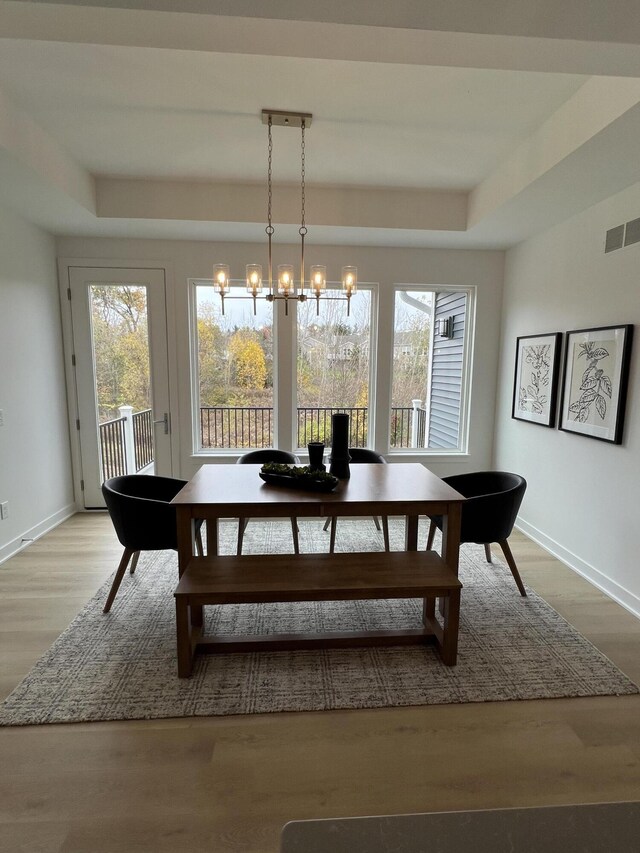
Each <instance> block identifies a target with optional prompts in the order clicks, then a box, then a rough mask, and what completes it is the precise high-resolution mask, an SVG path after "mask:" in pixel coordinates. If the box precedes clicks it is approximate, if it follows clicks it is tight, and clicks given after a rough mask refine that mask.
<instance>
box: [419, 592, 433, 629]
mask: <svg viewBox="0 0 640 853" xmlns="http://www.w3.org/2000/svg"><path fill="white" fill-rule="evenodd" d="M435 615H436V600H435V597H434V596H431V597H430V598H425V600H424V605H423V608H422V622H423V624H424V625H427V624H428V623H429V620H430V619H433V618H434V617H435Z"/></svg>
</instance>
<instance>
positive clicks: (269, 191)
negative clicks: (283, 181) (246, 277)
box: [267, 116, 273, 234]
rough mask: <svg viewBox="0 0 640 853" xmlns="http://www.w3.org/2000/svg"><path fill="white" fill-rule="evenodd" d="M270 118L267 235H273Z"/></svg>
mask: <svg viewBox="0 0 640 853" xmlns="http://www.w3.org/2000/svg"><path fill="white" fill-rule="evenodd" d="M271 124H272V122H271V116H269V149H268V150H269V156H268V159H267V164H268V165H267V188H268V189H267V221H268V223H269V224H268V226H267V234H269V233H271V234H273V226H272V225H271V202H272V197H273V193H272V189H271V173H272V164H273V139H272V136H271Z"/></svg>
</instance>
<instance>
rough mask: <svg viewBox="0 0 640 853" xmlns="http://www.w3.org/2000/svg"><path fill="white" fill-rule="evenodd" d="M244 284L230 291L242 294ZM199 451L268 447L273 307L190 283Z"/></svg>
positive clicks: (270, 442) (270, 437)
mask: <svg viewBox="0 0 640 853" xmlns="http://www.w3.org/2000/svg"><path fill="white" fill-rule="evenodd" d="M245 294H246V291H245V288H240V287H238V288H237V289H235V288H234V289H232V295H234V296H236V295H237V296H244V295H245ZM194 302H195V328H196V336H195V337H196V352H195V353H194V355H195V358H194V361H196V363H197V371H196V374H197V380H196V389H195V390H196V395H195V396H196V398H197V403H196V406H197V413H198V420H197V423H198V431H197V440H196V447H197V448H198V449H199V450H214V449H221V448H233V449H235V448H241V449H248V448H254V447H272V446H273V309H272V307H271V305H270V304H269V303H268V302H265V301H264V300H258V301H257V304H256V314H255V315H254V313H253V301H252V300H251V298H250V297H249V298H247V299H244V298H243V299H236V298H234V299H226V300H225V303H224V314H223V313H222V306H221V302H220V296H219V295H218V294H217V293H216V292H215V291H214V289H213V285H212V283H211V282H196V283H195V300H194Z"/></svg>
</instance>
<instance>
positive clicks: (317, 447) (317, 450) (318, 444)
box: [307, 441, 327, 471]
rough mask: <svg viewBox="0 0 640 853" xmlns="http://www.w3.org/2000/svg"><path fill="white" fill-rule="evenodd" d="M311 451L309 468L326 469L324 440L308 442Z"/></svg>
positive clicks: (308, 448)
mask: <svg viewBox="0 0 640 853" xmlns="http://www.w3.org/2000/svg"><path fill="white" fill-rule="evenodd" d="M307 450H308V451H309V468H311V470H312V471H326V470H327V466H326V465H325V464H324V462H323V457H324V441H310V442H309V444H307Z"/></svg>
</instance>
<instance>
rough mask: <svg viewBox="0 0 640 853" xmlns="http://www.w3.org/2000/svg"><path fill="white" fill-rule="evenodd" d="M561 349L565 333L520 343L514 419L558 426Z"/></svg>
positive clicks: (551, 333)
mask: <svg viewBox="0 0 640 853" xmlns="http://www.w3.org/2000/svg"><path fill="white" fill-rule="evenodd" d="M561 346H562V332H550V333H549V334H546V335H526V336H523V337H519V338H518V339H517V341H516V367H515V374H514V378H513V407H512V410H511V417H512V418H515V419H516V420H520V421H530V422H531V423H534V424H540V425H541V426H547V427H554V426H555V423H556V401H557V399H558V373H559V368H560V349H561Z"/></svg>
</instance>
